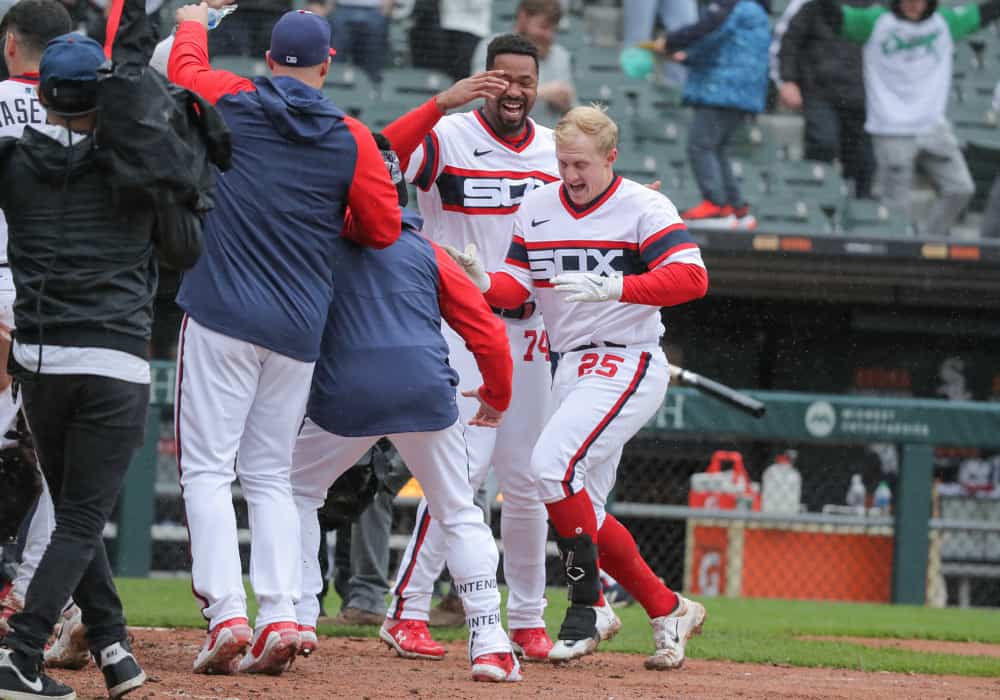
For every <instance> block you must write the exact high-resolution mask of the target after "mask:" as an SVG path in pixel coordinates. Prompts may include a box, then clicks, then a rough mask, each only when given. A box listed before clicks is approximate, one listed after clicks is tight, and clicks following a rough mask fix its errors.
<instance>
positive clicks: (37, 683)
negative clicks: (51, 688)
mask: <svg viewBox="0 0 1000 700" xmlns="http://www.w3.org/2000/svg"><path fill="white" fill-rule="evenodd" d="M10 667H11V668H12V669H14V673H15V674H16V675H17V677H18V679H20V681H21V682H22V683H24V684H25V685H26V686H27V687H28V688H29V689H30V690H33V691H34V692H36V693H40V692H42V677H41V676H38V677H37V678H35V680H34V681H29V680H28V679H27V678H25V677H24V674H23V673H21V670H20V669H19V668H18V667H17V666H15V665H14V662H13V661H11V662H10Z"/></svg>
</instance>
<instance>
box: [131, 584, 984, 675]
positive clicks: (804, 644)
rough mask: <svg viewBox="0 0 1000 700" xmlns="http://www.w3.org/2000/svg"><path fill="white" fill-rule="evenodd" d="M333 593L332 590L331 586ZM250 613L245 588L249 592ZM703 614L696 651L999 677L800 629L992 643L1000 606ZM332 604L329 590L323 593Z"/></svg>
mask: <svg viewBox="0 0 1000 700" xmlns="http://www.w3.org/2000/svg"><path fill="white" fill-rule="evenodd" d="M118 589H119V592H120V593H121V596H122V600H123V602H124V603H125V608H126V612H127V614H128V619H129V623H130V624H133V625H142V626H154V627H202V626H203V625H204V621H203V620H202V617H201V614H200V612H199V610H198V604H197V603H196V602H195V599H194V597H193V596H192V595H191V586H190V583H189V582H188V581H187V580H183V579H181V580H176V579H174V580H162V579H149V580H147V579H120V580H119V581H118ZM331 596H333V594H332V593H331ZM248 599H249V600H250V601H251V613H252V612H253V602H252V601H253V596H252V595H248ZM703 602H705V603H706V607H707V608H708V621H707V623H706V624H705V629H704V632H703V634H702V635H701V636H699V637H695V638H694V639H693V640H692V641H691V643H690V644H689V645H688V653H689V655H690V656H691V657H692V658H698V659H726V660H730V661H743V662H754V663H765V664H787V665H791V666H826V667H835V668H848V669H855V670H862V671H896V672H906V673H931V674H956V675H967V676H1000V659H997V658H990V657H972V656H958V655H952V654H927V653H918V652H912V651H905V650H901V649H871V648H868V647H864V646H860V645H857V644H851V643H848V642H841V641H810V640H804V639H800V637H802V636H830V637H848V636H850V637H882V638H898V639H930V640H943V641H962V642H985V643H990V644H1000V611H995V610H982V609H978V610H959V609H945V610H934V609H929V608H921V607H913V606H895V605H864V604H855V603H821V602H808V601H777V600H729V599H724V598H717V599H706V600H704V601H703ZM327 606H328V610H331V611H332V610H336V609H337V608H338V606H339V602H338V601H337V600H336V598H335V596H334V597H333V598H332V599H328V601H327ZM565 608H566V596H565V593H564V591H563V590H561V589H551V590H550V591H549V606H548V608H546V611H545V619H546V622H547V624H548V628H549V630H550V633H554V632H555V631H557V630H558V629H559V624H560V622H561V621H562V615H563V611H564V610H565ZM618 612H619V615H620V616H621V618H622V622H623V623H624V625H623V629H622V631H621V632H620V633H619V634H618V636H617V637H616V638H615V639H614V640H613V641H612V642H610V643H608V644H604V645H602V646H601V648H602V650H607V651H617V652H625V653H637V654H647V653H649V652H650V650H651V645H652V642H651V639H650V631H649V623H648V621H647V618H646V615H645V613H644V612H643V610H642V608H641V607H639V606H631V607H628V608H623V609H621V610H619V611H618ZM319 631H320V633H321V634H327V635H331V636H369V637H373V636H375V635H376V628H374V627H334V626H333V625H321V626H320V629H319ZM434 636H435V638H436V639H439V640H442V641H445V640H464V639H465V631H464V630H461V629H457V630H435V631H434Z"/></svg>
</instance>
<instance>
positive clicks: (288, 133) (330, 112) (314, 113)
mask: <svg viewBox="0 0 1000 700" xmlns="http://www.w3.org/2000/svg"><path fill="white" fill-rule="evenodd" d="M256 85H257V95H258V97H259V99H260V104H261V107H263V109H264V113H265V114H266V115H267V118H268V119H269V120H270V122H271V124H272V125H273V126H274V128H275V130H276V131H277V132H278V133H279V134H281V135H282V136H283V137H285V138H286V139H288V140H289V141H294V142H296V143H315V142H317V141H320V140H322V139H323V138H325V137H326V135H327V134H329V133H330V131H332V130H333V129H334V128H335V127H336V126H337V124H338V123H339V121H340V120H341V119H343V117H344V113H343V112H342V111H341V110H340V109H338V108H337V107H336V106H335V105H334V104H333V103H332V102H331V101H330V100H328V99H325V97H324V95H323V92H322V91H321V90H317V89H316V88H314V87H310V86H309V85H306V84H305V83H303V82H302V81H301V80H296V79H295V78H290V77H288V76H273V77H269V78H260V79H259V80H257V81H256Z"/></svg>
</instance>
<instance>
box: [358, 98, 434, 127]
mask: <svg viewBox="0 0 1000 700" xmlns="http://www.w3.org/2000/svg"><path fill="white" fill-rule="evenodd" d="M422 101H423V100H413V101H407V100H381V101H378V102H372V103H370V104H369V105H368V106H367V107H366V108H365V109H364V111H363V112H362V113H361V118H362V120H364V122H365V125H366V126H367V127H368V128H369V129H371V130H372V131H382V129H384V128H385V127H386V126H387V125H388V124H390V123H391V122H394V121H396V120H397V119H399V118H400V117H401V116H403V115H404V114H406V113H407V112H409V111H410V110H411V109H413V108H414V107H418V106H419V105H420V103H421V102H422Z"/></svg>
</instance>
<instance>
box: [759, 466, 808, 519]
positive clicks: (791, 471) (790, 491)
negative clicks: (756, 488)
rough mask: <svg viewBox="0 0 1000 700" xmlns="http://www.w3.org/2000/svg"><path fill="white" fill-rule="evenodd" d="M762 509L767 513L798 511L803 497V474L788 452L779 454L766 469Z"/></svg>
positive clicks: (762, 480)
mask: <svg viewBox="0 0 1000 700" xmlns="http://www.w3.org/2000/svg"><path fill="white" fill-rule="evenodd" d="M761 482H762V487H763V490H764V493H763V495H762V496H761V510H763V511H764V512H765V513H788V514H792V513H798V512H799V502H800V501H801V499H802V475H801V474H799V470H798V469H796V468H795V467H794V466H793V465H792V460H791V459H790V458H789V456H788V455H787V454H779V455H778V456H777V457H775V458H774V464H772V465H771V466H769V467H768V468H767V469H765V470H764V477H763V478H762V479H761Z"/></svg>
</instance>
